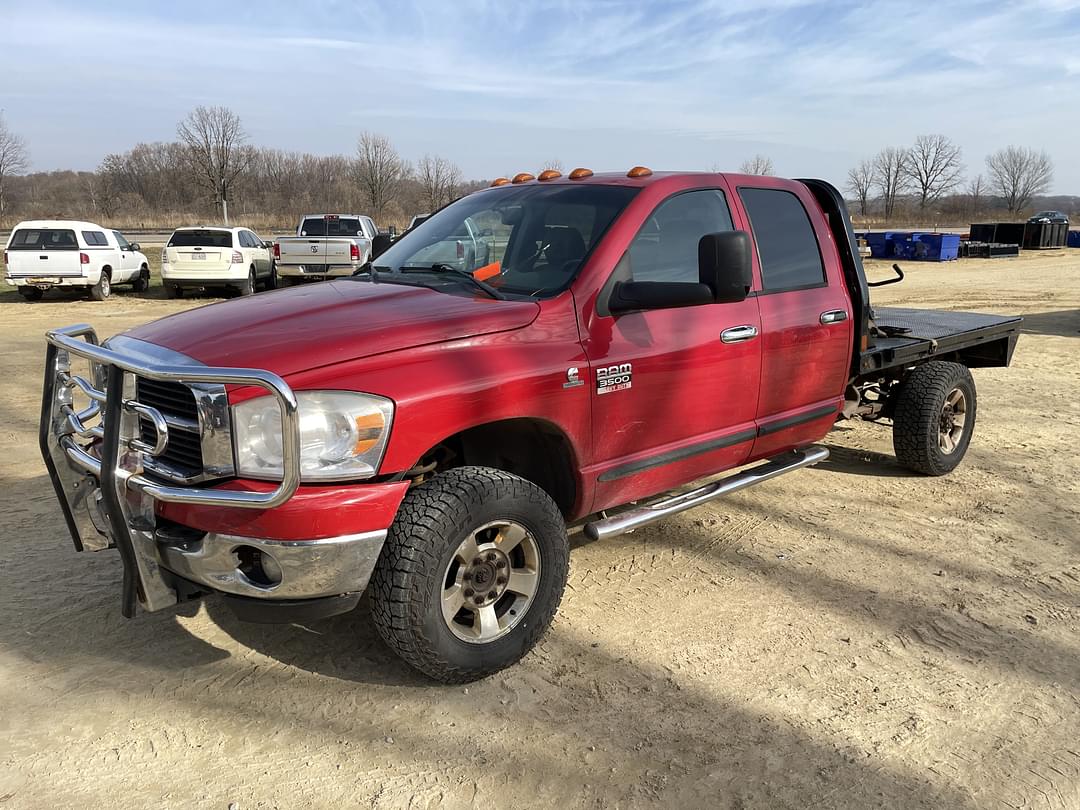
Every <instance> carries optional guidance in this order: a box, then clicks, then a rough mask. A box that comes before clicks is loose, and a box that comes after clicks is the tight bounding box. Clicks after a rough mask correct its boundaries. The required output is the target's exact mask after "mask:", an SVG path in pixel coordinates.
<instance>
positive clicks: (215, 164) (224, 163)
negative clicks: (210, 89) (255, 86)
mask: <svg viewBox="0 0 1080 810" xmlns="http://www.w3.org/2000/svg"><path fill="white" fill-rule="evenodd" d="M176 134H177V136H179V138H180V141H181V143H183V144H184V146H185V147H186V149H187V160H188V163H189V165H190V167H191V170H192V176H193V177H194V179H195V182H196V183H197V184H198V185H199V186H200V187H202V188H204V189H206V190H207V191H209V192H210V193H211V194H212V195H213V197H214V200H215V202H219V203H221V213H222V217H223V218H224V220H225V224H226V225H227V224H228V223H229V200H230V199H231V197H232V192H233V189H234V187H235V185H236V183H237V180H238V178H239V177H240V175H241V174H242V173H243V172H244V170H245V169H247V168H248V166H249V165H250V164H251V162H252V160H253V159H254V156H255V150H254V149H252V148H251V147H249V146H247V133H246V132H245V131H244V126H243V124H241V123H240V116H238V115H237V114H236V113H234V112H233V111H232V110H230V109H228V108H227V107H196V108H195V109H194V110H192V111H191V112H190V113H188V117H187V118H185V119H184V120H183V121H181V122H180V123H179V124H177V125H176Z"/></svg>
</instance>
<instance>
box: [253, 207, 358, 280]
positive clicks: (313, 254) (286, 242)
mask: <svg viewBox="0 0 1080 810" xmlns="http://www.w3.org/2000/svg"><path fill="white" fill-rule="evenodd" d="M378 235H379V229H378V228H376V227H375V221H374V220H373V219H372V218H371V217H365V216H362V215H360V214H308V215H306V216H305V217H303V218H302V219H301V220H300V224H299V225H298V226H297V227H296V236H283V237H280V238H279V239H278V240H277V241H276V242H275V243H274V261H275V262H276V264H277V275H278V283H279V286H282V287H288V286H289V285H290V284H293V283H294V282H295V283H299V282H300V281H302V280H304V279H316V280H322V279H326V278H334V277H335V276H349V275H351V274H352V273H353V272H355V271H356V269H357V268H358V267H360V266H362V265H363V264H364V263H365V262H367V261H368V259H370V258H371V245H372V241H373V240H374V239H375V237H376V236H378Z"/></svg>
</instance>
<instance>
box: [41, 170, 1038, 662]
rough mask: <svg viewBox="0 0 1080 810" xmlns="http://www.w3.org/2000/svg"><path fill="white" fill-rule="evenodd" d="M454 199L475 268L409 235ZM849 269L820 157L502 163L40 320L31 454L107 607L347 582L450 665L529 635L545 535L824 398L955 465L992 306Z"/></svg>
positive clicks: (792, 438)
mask: <svg viewBox="0 0 1080 810" xmlns="http://www.w3.org/2000/svg"><path fill="white" fill-rule="evenodd" d="M553 175H555V176H553ZM470 217H472V218H474V219H476V218H480V219H483V220H484V221H486V222H492V223H498V224H497V225H496V226H494V227H493V230H496V231H498V233H496V234H494V236H495V237H496V238H498V239H500V240H505V244H506V247H505V250H504V251H502V254H501V258H499V259H498V268H497V273H495V274H494V275H490V276H487V277H486V281H482V280H478V279H477V278H476V277H475V276H474V275H472V274H470V273H468V272H465V271H462V270H461V269H460V268H456V267H453V266H451V265H448V264H445V263H442V262H437V261H433V262H430V263H426V262H424V261H423V260H422V259H420V258H417V257H418V256H419V257H423V256H424V255H426V251H429V250H430V248H431V247H432V245H437V244H440V243H442V242H443V241H444V239H445V236H446V234H448V233H453V232H455V231H457V230H458V229H460V227H461V224H462V223H463V222H464V221H465V220H466V219H468V218H470ZM869 287H870V285H869V284H868V283H867V280H866V277H865V275H864V273H863V267H862V263H861V260H860V258H859V254H858V247H857V242H856V238H855V236H854V234H853V233H852V230H851V227H850V224H849V219H848V214H847V211H846V209H845V206H844V202H843V199H842V197H841V196H840V194H839V193H838V192H837V191H836V190H835V189H834V188H833V187H832V186H830V185H829V184H827V183H825V182H822V181H820V180H783V179H778V178H773V177H760V176H743V175H725V174H687V173H671V174H660V173H652V172H650V171H649V170H647V169H644V168H641V167H637V168H635V169H633V170H631V171H630V172H629V174H628V175H622V174H618V175H615V174H593V173H592V172H589V171H588V170H584V169H579V170H575V171H574V172H572V173H571V174H570V175H569V177H561V176H558V175H557V173H553V172H547V173H545V174H543V175H541V179H534V178H532V177H531V176H529V175H521V176H518V177H517V178H515V181H514V182H507V181H498V185H497V186H496V187H493V188H490V189H485V190H482V191H479V192H476V193H473V194H471V195H468V196H466V197H464V198H462V199H461V200H459V201H457V202H455V203H453V204H451V205H449V206H447V207H446V208H444V209H442V210H440V211H439V212H437V213H435V214H434V215H432V217H431V218H430V219H429V220H427V221H426V222H424V223H423V224H421V225H420V226H418V227H417V228H415V229H414V230H412V231H411V232H409V233H408V234H406V235H405V236H404V237H403V238H402V239H401V240H400V241H398V242H397V243H395V244H394V245H393V246H391V247H390V248H389V249H388V250H387V251H386V252H385V253H383V254H382V255H381V256H379V257H378V259H377V260H376V262H375V263H374V264H372V265H367V266H364V267H362V268H361V269H360V271H359V272H358V273H357V274H356V275H354V276H351V277H349V278H346V279H342V280H338V281H334V282H332V283H328V284H323V285H319V286H318V287H315V288H308V289H306V290H303V291H300V290H287V291H282V292H277V293H274V294H271V295H268V296H265V297H263V296H256V297H255V298H251V299H237V300H234V301H229V302H225V303H223V304H216V305H213V306H209V307H204V308H201V309H196V310H192V311H189V312H185V313H181V314H177V315H173V316H170V317H168V318H166V319H163V320H160V321H157V322H154V323H150V324H147V325H145V326H142V327H138V328H136V329H133V330H131V331H128V332H125V333H123V334H120V335H117V336H115V337H112V338H110V339H109V340H107V341H105V342H104V343H103V344H99V342H98V340H97V337H96V335H95V333H94V331H93V330H92V329H91V328H90V327H88V326H73V327H67V328H63V329H56V330H54V331H51V332H49V333H48V339H47V340H48V352H47V356H46V372H45V388H44V400H43V406H42V421H41V432H40V439H41V450H42V453H43V455H44V458H45V462H46V465H47V467H48V469H49V473H50V476H51V478H52V481H53V485H54V487H55V489H56V494H57V496H58V498H59V502H60V506H61V508H62V511H63V513H64V515H65V518H66V520H67V525H68V528H69V529H70V533H71V536H72V539H73V540H74V543H75V547H76V549H77V550H87V551H98V550H103V549H109V548H115V549H116V550H117V551H118V552H119V554H120V557H121V559H122V561H123V589H122V611H123V613H124V615H126V616H132V615H134V614H135V613H136V611H137V605H139V604H141V605H142V607H143V608H144V609H145V610H149V611H154V610H162V609H166V608H168V607H170V606H171V605H173V604H175V603H177V602H182V601H185V600H189V599H195V598H200V597H203V596H207V595H217V596H218V597H220V598H223V599H224V600H225V601H226V602H227V603H228V604H229V605H230V606H231V607H232V608H233V609H234V610H235V611H236V613H237V614H238V615H239V616H240V617H241V618H242V619H247V620H252V621H295V620H298V619H304V618H314V617H319V616H327V615H332V614H335V613H340V612H344V611H348V610H351V609H352V608H353V607H354V606H356V605H357V603H358V601H359V600H360V598H361V594H362V593H364V592H365V591H366V592H367V593H368V594H369V598H370V602H371V618H372V621H373V622H374V624H375V626H376V627H377V629H378V631H379V633H380V634H381V636H382V637H383V638H384V639H385V640H386V642H387V643H388V644H389V646H390V647H391V648H392V649H394V650H395V651H396V652H397V653H398V654H399V655H400V656H401V657H402V658H403V659H404V660H405V661H407V662H408V663H409V664H411V665H412V666H414V667H415V668H417V669H418V670H420V671H421V672H424V673H426V674H427V675H429V676H431V677H432V678H435V679H437V680H440V681H444V682H464V681H469V680H472V679H476V678H480V677H483V676H486V675H489V674H491V673H493V672H496V671H498V670H500V669H502V668H504V667H506V666H508V665H510V664H512V663H514V662H516V661H517V660H518V659H520V658H521V657H522V656H523V655H524V654H525V653H526V652H528V651H529V650H530V649H531V648H532V647H533V645H535V644H536V642H537V640H538V639H539V638H540V637H541V635H542V634H543V633H544V632H545V630H546V629H547V628H548V626H549V625H550V623H551V621H552V618H553V616H554V614H555V611H556V609H557V607H558V605H559V601H560V598H561V596H562V593H563V588H564V586H565V584H566V578H567V568H568V555H569V545H568V530H580V531H582V532H583V533H584V535H585V536H586V537H587V538H589V539H593V540H599V539H602V538H606V537H609V536H611V535H614V534H617V533H619V532H625V531H629V530H632V529H636V528H639V527H642V526H645V525H647V524H649V523H652V522H654V521H657V520H662V519H664V518H666V517H668V516H670V515H673V514H675V513H678V512H681V511H683V510H685V509H690V508H692V507H695V506H697V505H699V504H702V503H706V502H709V501H713V500H714V499H716V498H720V497H723V496H725V495H727V494H730V493H732V492H735V491H738V490H741V489H744V488H746V487H750V486H754V485H757V484H760V483H762V482H765V481H768V480H770V479H773V478H775V477H777V476H780V475H784V474H787V473H789V472H792V471H795V470H799V469H802V468H806V467H810V466H811V465H813V464H816V463H818V462H820V461H822V460H823V459H825V458H826V457H827V456H828V454H829V453H828V449H827V448H826V447H823V446H820V445H818V444H816V443H817V442H819V441H820V440H821V439H822V438H823V437H824V436H825V435H826V433H828V431H829V430H830V428H831V427H832V426H833V424H834V423H835V422H836V421H837V419H840V418H858V417H863V418H867V419H873V420H879V421H882V422H884V423H886V424H888V423H891V426H892V432H893V446H894V448H895V451H896V456H897V459H898V461H899V463H900V464H902V465H903V466H904V467H905V468H907V469H910V470H912V471H914V472H917V473H920V474H926V475H943V474H945V473H948V472H949V471H951V470H952V469H953V468H955V467H956V465H957V464H959V463H960V461H961V459H962V458H963V457H964V454H965V452H966V451H967V449H968V446H969V443H970V441H971V440H972V436H973V432H974V429H975V424H976V422H975V418H976V406H977V400H976V389H975V382H974V380H973V378H972V375H971V372H970V371H969V369H972V368H979V367H993V366H1007V365H1008V364H1009V362H1010V360H1011V358H1012V355H1013V350H1014V347H1015V345H1016V340H1017V335H1018V331H1019V324H1020V319H1019V318H1015V317H998V316H993V315H981V314H972V313H960V312H939V311H930V310H914V309H893V308H873V307H872V306H871V302H870V296H869ZM83 361H88V363H89V368H90V370H89V371H88V372H87V371H81V370H80V367H79V365H78V364H79V363H80V362H83ZM721 476H722V477H721ZM701 480H705V483H697V484H696V485H693V486H690V485H691V484H693V482H700V481H701ZM688 487H689V488H688ZM664 609H665V608H664V606H663V605H654V606H653V607H652V610H654V611H656V610H659V611H663V610H664Z"/></svg>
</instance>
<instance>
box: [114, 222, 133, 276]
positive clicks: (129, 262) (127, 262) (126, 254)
mask: <svg viewBox="0 0 1080 810" xmlns="http://www.w3.org/2000/svg"><path fill="white" fill-rule="evenodd" d="M113 236H114V237H116V244H117V245H119V246H120V273H121V275H122V278H114V279H113V281H114V282H119V281H125V280H127V279H129V278H134V277H135V275H136V274H137V273H138V272H139V257H138V256H136V255H135V252H134V251H133V250H132V249H131V243H130V242H128V240H127V239H125V238H124V235H123V234H122V233H120V231H113Z"/></svg>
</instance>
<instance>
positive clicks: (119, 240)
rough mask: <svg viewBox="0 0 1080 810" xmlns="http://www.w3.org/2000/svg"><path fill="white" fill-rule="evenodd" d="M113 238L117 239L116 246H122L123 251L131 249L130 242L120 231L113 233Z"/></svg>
mask: <svg viewBox="0 0 1080 810" xmlns="http://www.w3.org/2000/svg"><path fill="white" fill-rule="evenodd" d="M113 236H115V237H116V244H118V245H119V246H120V249H121V250H126V249H127V248H128V247H129V245H128V240H127V239H125V238H124V235H123V234H122V233H120V231H113Z"/></svg>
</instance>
